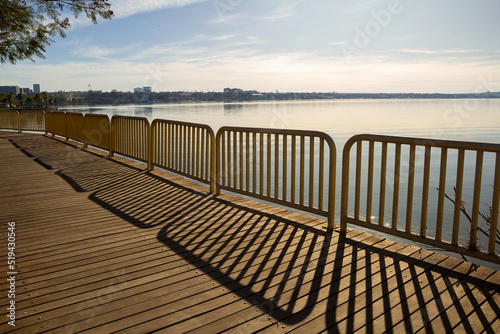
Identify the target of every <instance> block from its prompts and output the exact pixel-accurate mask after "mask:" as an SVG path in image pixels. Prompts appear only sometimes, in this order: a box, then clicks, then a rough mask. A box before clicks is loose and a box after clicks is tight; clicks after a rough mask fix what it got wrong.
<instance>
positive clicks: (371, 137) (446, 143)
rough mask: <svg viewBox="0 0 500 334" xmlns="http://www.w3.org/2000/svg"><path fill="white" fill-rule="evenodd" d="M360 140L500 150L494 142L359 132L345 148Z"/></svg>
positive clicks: (348, 141)
mask: <svg viewBox="0 0 500 334" xmlns="http://www.w3.org/2000/svg"><path fill="white" fill-rule="evenodd" d="M360 140H366V141H373V142H390V143H395V144H403V145H419V146H432V147H441V148H450V149H464V150H475V151H485V152H500V144H494V143H481V142H473V141H459V140H446V139H431V138H415V137H400V136H389V135H376V134H358V135H354V136H352V137H351V138H349V140H347V142H346V143H345V145H344V149H345V148H346V147H347V148H350V147H351V146H352V145H353V144H355V143H356V142H358V141H360Z"/></svg>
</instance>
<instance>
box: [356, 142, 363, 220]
mask: <svg viewBox="0 0 500 334" xmlns="http://www.w3.org/2000/svg"><path fill="white" fill-rule="evenodd" d="M362 146H363V142H362V141H361V140H360V141H358V142H357V144H356V185H355V195H354V218H355V219H359V211H360V202H361V200H360V199H361V154H362V149H363V148H362Z"/></svg>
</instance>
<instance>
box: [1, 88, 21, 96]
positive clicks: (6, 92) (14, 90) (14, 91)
mask: <svg viewBox="0 0 500 334" xmlns="http://www.w3.org/2000/svg"><path fill="white" fill-rule="evenodd" d="M10 92H13V93H14V95H17V94H19V93H20V92H21V88H20V87H19V86H0V93H4V94H5V95H7V94H10Z"/></svg>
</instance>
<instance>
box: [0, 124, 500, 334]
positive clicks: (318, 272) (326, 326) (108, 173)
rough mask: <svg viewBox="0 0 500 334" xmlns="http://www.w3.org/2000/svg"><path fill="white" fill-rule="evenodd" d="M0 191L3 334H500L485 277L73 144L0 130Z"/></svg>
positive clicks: (493, 294) (449, 261) (457, 263)
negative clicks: (11, 230)
mask: <svg viewBox="0 0 500 334" xmlns="http://www.w3.org/2000/svg"><path fill="white" fill-rule="evenodd" d="M0 190H1V191H0V223H1V231H2V236H1V238H2V243H1V244H2V245H4V246H3V247H2V251H1V253H0V256H1V263H2V266H1V268H2V271H1V273H0V276H1V280H2V282H3V283H2V284H1V286H0V290H1V292H0V294H1V296H2V298H1V305H0V308H1V311H0V313H1V319H2V321H1V323H0V332H2V333H6V332H11V331H12V332H16V331H17V332H20V333H38V332H50V333H74V332H92V333H109V332H124V333H149V332H154V331H156V332H164V333H185V332H197V333H217V332H230V333H251V332H257V331H262V332H264V333H284V332H294V333H316V332H331V333H354V332H360V333H382V332H394V333H413V332H426V333H427V332H429V333H432V332H435V333H445V332H453V333H460V332H465V333H475V332H477V333H480V332H487V333H500V320H499V315H500V294H499V292H500V291H499V289H500V273H499V272H497V271H495V270H493V269H489V268H486V267H478V268H476V267H474V266H473V265H471V264H470V263H467V262H463V261H462V260H458V259H456V258H450V257H446V256H444V255H440V254H438V253H433V252H431V251H429V250H423V249H420V248H418V247H416V246H414V245H405V244H402V243H397V242H394V241H390V240H387V239H383V238H381V237H377V236H373V235H370V234H367V233H363V232H359V231H356V230H352V231H349V232H348V233H347V234H346V235H341V234H339V233H338V232H336V231H327V230H326V229H324V226H325V222H323V221H319V220H315V219H314V218H311V217H308V216H304V215H300V214H297V213H292V212H289V211H285V210H283V209H280V208H277V207H272V206H268V205H264V204H260V203H256V202H254V201H251V200H248V199H243V198H240V197H234V196H231V195H227V194H223V195H221V196H218V197H214V196H212V195H210V194H209V193H208V189H207V188H206V187H205V186H201V185H198V184H196V183H194V182H191V181H189V180H186V179H184V178H181V177H178V176H175V175H172V174H170V173H167V172H163V171H159V170H155V171H153V172H148V171H146V170H145V169H144V165H142V164H139V163H135V162H133V161H131V160H127V159H124V158H120V157H115V158H112V159H109V158H106V157H105V155H104V154H103V153H101V152H100V151H98V150H93V149H88V150H83V149H82V148H81V145H80V144H75V145H70V144H67V143H65V142H64V141H62V140H58V139H52V138H48V137H45V136H42V135H37V134H23V135H19V134H15V133H7V132H0ZM11 221H14V222H15V223H16V229H15V232H16V250H15V255H16V266H17V267H16V269H17V275H16V286H15V288H16V296H15V302H16V303H15V307H16V321H15V325H16V326H15V327H12V326H10V325H8V324H7V322H8V321H9V319H8V318H7V306H8V303H9V299H8V298H7V294H8V290H9V286H8V284H7V283H6V278H7V276H9V275H7V272H8V271H9V269H8V268H7V265H6V264H7V250H6V248H7V247H6V246H5V245H6V243H7V242H6V240H7V233H8V230H7V227H8V225H7V223H8V222H11Z"/></svg>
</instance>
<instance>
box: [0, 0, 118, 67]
mask: <svg viewBox="0 0 500 334" xmlns="http://www.w3.org/2000/svg"><path fill="white" fill-rule="evenodd" d="M110 8H111V5H110V4H109V2H108V0H83V1H81V0H79V1H71V0H66V1H64V0H61V1H57V0H54V1H51V0H24V1H23V0H0V62H1V63H11V64H15V63H16V62H18V61H20V60H25V59H30V60H32V61H34V60H33V57H34V56H38V57H40V58H45V57H44V55H43V53H44V52H45V47H46V46H47V45H50V43H51V42H53V40H52V39H51V37H53V36H56V35H59V36H61V37H66V34H65V30H67V29H68V28H70V27H71V24H70V20H69V18H68V17H67V15H68V14H69V15H73V16H74V17H75V18H78V16H79V15H80V14H81V13H84V14H85V15H86V16H87V18H89V19H90V21H91V22H92V23H94V24H95V23H97V19H98V17H101V18H103V19H111V17H112V16H113V12H112V11H111V10H110Z"/></svg>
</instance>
